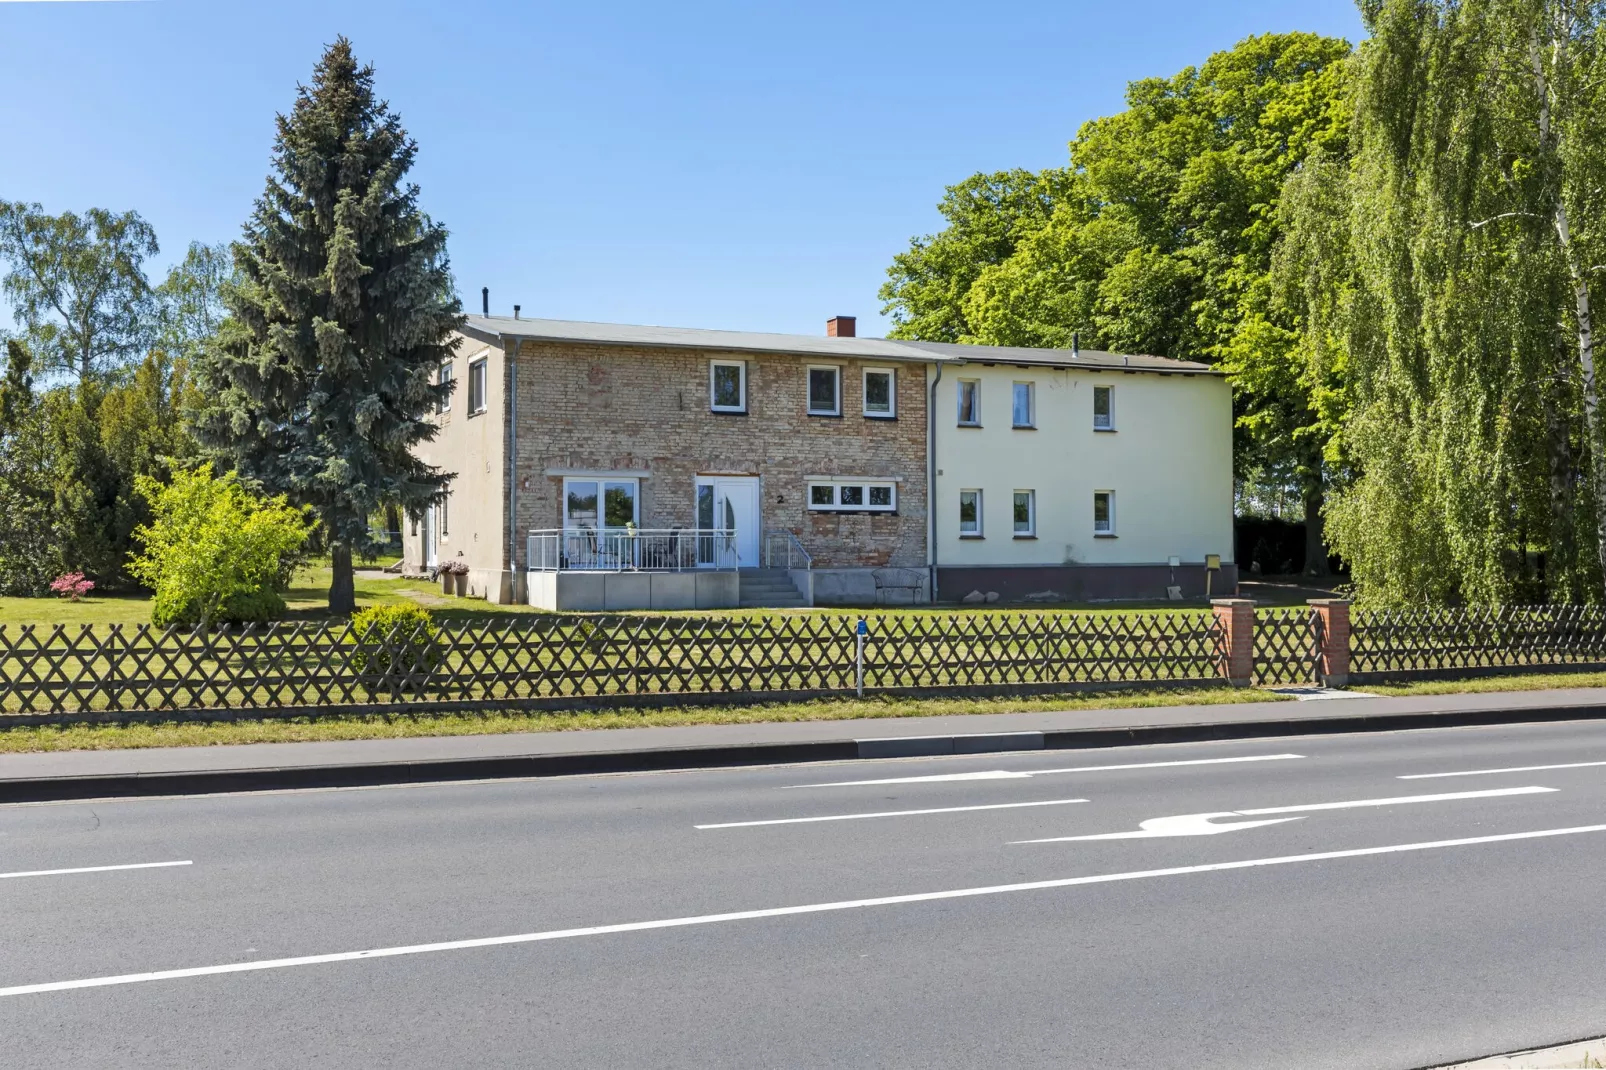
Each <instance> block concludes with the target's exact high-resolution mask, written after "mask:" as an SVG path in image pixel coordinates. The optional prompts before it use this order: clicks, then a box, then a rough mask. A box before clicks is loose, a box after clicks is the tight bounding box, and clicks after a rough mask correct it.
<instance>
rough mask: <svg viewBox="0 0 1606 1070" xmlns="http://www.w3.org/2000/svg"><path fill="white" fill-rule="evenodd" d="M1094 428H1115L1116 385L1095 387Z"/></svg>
mask: <svg viewBox="0 0 1606 1070" xmlns="http://www.w3.org/2000/svg"><path fill="white" fill-rule="evenodd" d="M1093 430H1095V431H1114V430H1115V387H1113V386H1095V387H1094V388H1093Z"/></svg>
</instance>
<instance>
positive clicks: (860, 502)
mask: <svg viewBox="0 0 1606 1070" xmlns="http://www.w3.org/2000/svg"><path fill="white" fill-rule="evenodd" d="M897 507H898V485H897V484H896V483H888V482H874V481H871V480H857V479H833V480H829V481H828V480H823V479H814V480H810V481H809V508H810V509H811V510H813V511H815V512H821V513H827V512H838V513H890V512H892V511H894V510H895V509H897Z"/></svg>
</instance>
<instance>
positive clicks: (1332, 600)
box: [1305, 598, 1355, 606]
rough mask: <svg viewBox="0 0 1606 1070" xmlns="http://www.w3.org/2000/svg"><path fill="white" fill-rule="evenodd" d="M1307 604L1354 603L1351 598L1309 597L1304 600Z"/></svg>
mask: <svg viewBox="0 0 1606 1070" xmlns="http://www.w3.org/2000/svg"><path fill="white" fill-rule="evenodd" d="M1305 604H1306V605H1309V606H1349V605H1354V604H1355V599H1353V598H1311V599H1308V600H1307V601H1306V602H1305Z"/></svg>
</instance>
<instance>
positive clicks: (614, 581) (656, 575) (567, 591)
mask: <svg viewBox="0 0 1606 1070" xmlns="http://www.w3.org/2000/svg"><path fill="white" fill-rule="evenodd" d="M525 582H526V585H527V587H528V591H529V602H530V605H532V606H535V607H536V608H538V609H550V610H554V611H562V612H571V613H602V612H623V611H626V610H638V609H656V610H675V609H734V608H735V607H736V606H739V605H741V601H742V599H741V590H740V579H739V577H738V575H737V573H735V572H531V573H529V574H528V576H527V577H526V581H525Z"/></svg>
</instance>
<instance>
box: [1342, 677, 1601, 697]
mask: <svg viewBox="0 0 1606 1070" xmlns="http://www.w3.org/2000/svg"><path fill="white" fill-rule="evenodd" d="M1556 687H1606V672H1547V673H1513V674H1512V675H1510V676H1479V677H1474V678H1472V679H1468V680H1417V681H1414V682H1412V683H1407V684H1356V685H1355V686H1354V688H1353V690H1356V691H1365V692H1366V693H1367V694H1370V695H1470V694H1476V693H1480V692H1487V691H1545V690H1549V689H1550V688H1556Z"/></svg>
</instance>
